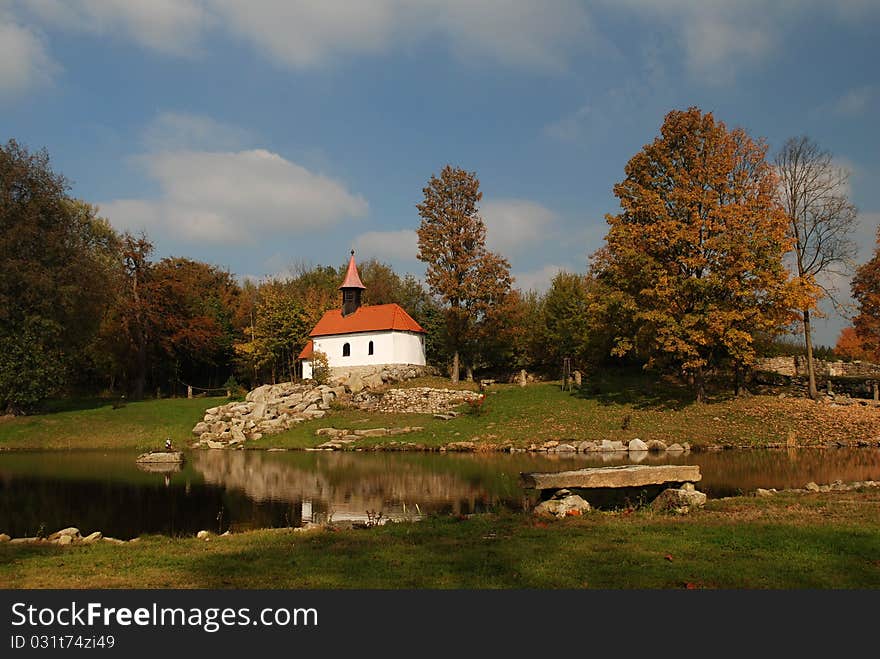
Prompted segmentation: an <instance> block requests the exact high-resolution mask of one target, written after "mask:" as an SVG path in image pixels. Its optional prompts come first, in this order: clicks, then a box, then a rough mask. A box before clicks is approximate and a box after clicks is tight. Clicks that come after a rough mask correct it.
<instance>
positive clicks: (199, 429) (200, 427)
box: [192, 421, 211, 437]
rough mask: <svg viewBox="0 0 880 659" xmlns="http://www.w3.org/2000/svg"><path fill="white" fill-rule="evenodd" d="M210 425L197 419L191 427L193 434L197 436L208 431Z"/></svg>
mask: <svg viewBox="0 0 880 659" xmlns="http://www.w3.org/2000/svg"><path fill="white" fill-rule="evenodd" d="M210 430H211V426H210V425H208V424H207V423H206V422H205V421H199V422H198V423H197V424H196V425H195V426H194V427H193V429H192V432H193V435H196V436H197V437H198V436H200V435H202V434H203V433H206V432H210Z"/></svg>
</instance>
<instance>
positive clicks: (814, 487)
mask: <svg viewBox="0 0 880 659" xmlns="http://www.w3.org/2000/svg"><path fill="white" fill-rule="evenodd" d="M804 489H805V490H806V491H807V492H818V491H819V486H818V485H817V484H816V483H814V482H813V481H810V482H809V483H807V484H806V485H805V486H804Z"/></svg>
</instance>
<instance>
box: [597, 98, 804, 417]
mask: <svg viewBox="0 0 880 659" xmlns="http://www.w3.org/2000/svg"><path fill="white" fill-rule="evenodd" d="M766 151H767V147H766V145H765V144H764V143H763V142H761V141H756V140H753V139H752V138H751V137H749V135H748V134H747V133H746V132H745V131H744V130H742V129H734V130H728V129H727V127H726V126H725V125H724V123H722V122H720V121H716V120H715V118H714V117H713V115H712V114H711V113H705V114H704V113H703V112H701V111H700V110H699V109H698V108H695V107H692V108H690V109H688V110H686V111H673V112H670V113H669V114H668V115H667V116H666V118H665V121H664V122H663V126H662V127H661V129H660V135H659V137H657V138H656V139H655V140H654V141H653V142H652V143H651V144H648V145H646V146H645V147H644V148H643V149H642V150H641V151H640V152H639V153H637V154H636V155H635V156H633V157H632V159H631V160H630V161H629V162H628V163H627V165H626V168H625V172H626V178H625V179H624V180H623V181H621V182H620V183H618V184H617V185H615V186H614V194H615V195H616V196H617V197H618V198H619V199H620V205H621V208H622V212H621V213H619V214H618V215H608V216H607V217H606V219H607V221H608V224H609V225H610V228H609V231H608V234H607V236H606V246H605V248H603V249H602V250H600V251H599V252H598V253H597V254H596V255H595V256H594V259H593V267H594V272H595V274H596V276H597V277H598V279H599V281H600V282H601V283H602V285H603V286H604V287H605V288H606V290H607V292H608V300H609V304H613V305H614V307H615V315H617V316H619V315H620V314H621V312H623V314H624V315H625V316H627V317H628V318H627V319H626V320H625V322H622V323H621V326H620V327H618V328H617V329H618V334H617V336H615V339H614V348H613V352H614V354H617V355H624V354H627V353H630V352H637V353H638V354H641V355H644V356H646V357H647V358H648V364H649V365H653V364H655V363H666V364H670V365H674V366H676V367H678V368H680V369H682V370H683V371H684V372H686V373H688V374H689V375H690V376H692V377H693V380H694V384H695V386H696V394H697V400H702V399H703V397H704V389H703V378H704V369H706V368H707V367H712V366H717V365H719V364H721V363H723V362H728V363H732V364H733V365H734V366H735V367H736V368H737V372H739V371H740V368H741V367H742V366H745V365H747V364H749V363H752V362H753V361H754V359H755V348H754V337H755V336H756V335H757V334H758V333H765V334H773V333H777V332H779V331H780V330H781V329H782V327H783V326H784V325H785V324H786V323H787V322H788V321H790V320H791V313H790V310H791V309H792V306H793V305H794V304H795V302H796V299H795V298H796V296H797V293H798V292H799V291H800V292H803V291H804V290H805V289H806V288H808V287H809V286H808V284H809V282H806V284H807V285H804V282H803V281H800V280H798V281H796V282H792V281H790V280H789V276H788V273H787V271H786V269H785V267H784V265H783V260H782V259H783V255H784V254H785V252H786V251H787V249H788V247H789V243H788V240H787V238H786V230H787V220H786V217H785V215H784V213H783V212H782V210H781V208H780V207H779V206H778V205H777V203H776V202H775V201H774V191H775V186H776V179H775V177H774V174H773V171H772V169H771V168H770V166H769V165H768V163H767V162H766V159H765V156H766ZM795 284H798V285H795Z"/></svg>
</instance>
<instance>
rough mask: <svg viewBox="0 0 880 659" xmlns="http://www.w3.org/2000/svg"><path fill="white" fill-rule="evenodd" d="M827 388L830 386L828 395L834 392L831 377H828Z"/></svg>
mask: <svg viewBox="0 0 880 659" xmlns="http://www.w3.org/2000/svg"><path fill="white" fill-rule="evenodd" d="M827 388H828V395H829V396H830V395H832V394H833V393H834V388H833V387H832V386H831V378H828V384H827Z"/></svg>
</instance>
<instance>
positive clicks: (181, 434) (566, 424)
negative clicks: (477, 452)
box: [0, 376, 880, 449]
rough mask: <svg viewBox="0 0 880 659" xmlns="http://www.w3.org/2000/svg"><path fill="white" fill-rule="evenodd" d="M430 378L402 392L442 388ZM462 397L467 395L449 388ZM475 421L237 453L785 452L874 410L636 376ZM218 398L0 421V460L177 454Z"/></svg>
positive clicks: (286, 441) (543, 391)
mask: <svg viewBox="0 0 880 659" xmlns="http://www.w3.org/2000/svg"><path fill="white" fill-rule="evenodd" d="M447 384H448V383H446V381H444V380H440V379H437V378H434V379H428V380H423V381H418V380H416V381H412V382H410V383H408V385H407V386H440V387H443V386H447ZM461 386H463V387H465V386H471V387H473V385H472V384H470V385H467V384H463V385H461ZM489 392H490V393H489V394H488V395H487V399H486V403H485V405H484V406H483V413H482V414H480V415H479V416H474V415H470V414H466V413H464V414H462V415H461V416H459V417H458V418H456V419H452V420H448V421H443V420H439V419H435V418H433V416H431V415H427V414H377V413H372V412H364V411H362V410H356V409H334V410H332V411H331V412H330V414H329V415H328V416H326V417H325V418H323V419H318V420H314V421H309V422H304V423H301V424H299V425H297V426H294V427H293V428H291V429H290V430H289V431H286V432H284V433H282V434H279V435H270V436H266V437H263V438H262V439H260V440H258V441H252V442H248V444H247V446H248V447H249V448H273V447H278V448H307V447H313V446H316V445H318V444H320V443H322V442H323V441H325V440H326V438H325V437H318V436H316V434H315V431H316V430H317V429H318V428H322V427H327V426H334V427H337V428H350V429H359V428H360V429H365V428H379V427H385V428H391V427H400V426H420V427H422V428H423V430H421V431H419V432H414V433H409V434H405V435H397V436H391V437H379V438H366V439H363V440H360V441H359V442H358V443H357V446H358V447H365V448H369V447H372V446H374V445H376V444H391V443H392V442H396V443H410V442H411V443H416V444H420V445H422V446H425V447H434V448H436V447H439V446H442V445H445V444H448V443H450V442H460V441H470V442H474V443H475V444H477V445H483V446H499V445H514V446H518V447H528V446H529V444H532V443H535V444H540V443H542V442H544V441H547V440H561V441H565V440H574V441H583V440H602V439H610V440H622V441H623V442H628V441H629V440H631V439H633V438H636V437H638V438H640V439H642V440H644V441H648V440H651V439H659V440H662V441H665V442H667V443H668V444H671V443H673V442H679V443H683V442H689V443H690V444H691V445H693V446H699V445H723V446H748V447H762V446H768V445H784V444H787V443H790V442H794V443H796V444H798V445H801V446H824V445H827V444H829V443H832V444H833V443H836V442H841V443H848V444H849V443H856V442H859V441H868V442H871V443H877V442H878V441H880V431H878V428H880V408H878V407H876V406H874V405H867V406H862V405H857V404H855V405H850V406H834V405H829V404H827V403H824V402H823V403H816V402H813V401H810V400H808V399H804V398H796V397H786V398H779V397H778V396H776V395H772V396H771V395H763V396H749V397H744V398H735V397H733V396H729V395H725V396H717V397H715V398H713V399H711V400H710V401H709V402H708V403H705V404H696V403H694V402H693V397H692V394H691V392H690V391H689V390H688V389H687V388H685V387H682V386H679V385H677V384H675V383H670V382H667V381H663V380H652V379H648V378H636V377H632V376H630V377H610V376H609V377H605V378H602V379H598V378H597V379H594V380H591V381H590V383H589V384H588V385H585V386H584V387H583V388H582V389H580V390H576V391H563V390H562V388H561V386H560V385H559V383H538V384H531V385H529V386H527V387H518V386H515V385H495V386H493V387H491V388H490V390H489ZM223 402H225V399H222V398H200V399H192V400H186V399H165V400H156V401H144V402H138V403H128V404H127V405H126V406H124V407H121V408H119V409H114V408H113V406H112V405H111V404H110V402H109V401H87V402H86V403H85V404H80V405H78V406H77V405H69V406H68V407H73V409H61V410H59V411H56V412H52V413H47V414H42V415H35V416H30V417H21V418H15V419H11V420H10V419H7V420H3V421H0V449H36V448H61V449H66V448H70V449H76V448H138V449H146V448H155V447H158V446H160V445H161V443H162V442H163V441H164V439H165V438H166V437H171V438H172V439H173V440H174V441H175V442H176V443H177V444H178V445H181V446H188V445H189V443H190V442H191V441H192V440H193V436H192V434H191V430H192V427H193V426H194V425H195V423H196V422H197V421H199V420H200V419H201V417H202V414H203V412H204V410H205V409H206V408H208V407H211V406H214V405H218V404H222V403H223Z"/></svg>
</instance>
